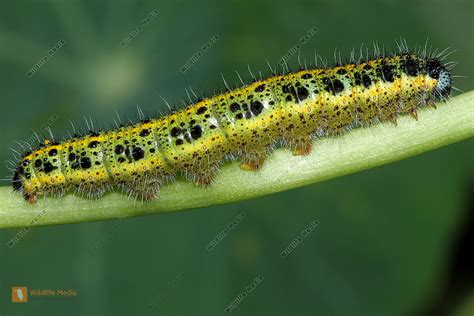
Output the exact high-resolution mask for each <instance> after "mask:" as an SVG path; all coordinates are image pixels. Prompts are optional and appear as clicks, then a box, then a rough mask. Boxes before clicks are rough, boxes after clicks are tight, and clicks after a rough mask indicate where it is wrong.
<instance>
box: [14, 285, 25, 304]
mask: <svg viewBox="0 0 474 316" xmlns="http://www.w3.org/2000/svg"><path fill="white" fill-rule="evenodd" d="M12 302H13V303H26V302H28V288H27V287H26V286H14V287H12Z"/></svg>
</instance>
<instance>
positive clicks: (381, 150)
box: [0, 91, 474, 228]
mask: <svg viewBox="0 0 474 316" xmlns="http://www.w3.org/2000/svg"><path fill="white" fill-rule="evenodd" d="M473 136H474V91H471V92H468V93H464V94H462V95H459V96H456V97H454V98H452V99H451V100H450V101H449V102H448V103H447V104H438V109H436V110H435V109H431V108H426V109H422V110H420V111H419V112H418V121H415V120H414V119H413V118H411V117H409V116H403V117H400V118H399V119H398V126H394V125H393V124H390V123H384V124H378V125H374V126H371V127H368V128H357V129H354V130H353V131H351V132H350V133H347V134H346V135H344V136H341V137H334V138H322V139H320V140H318V141H316V142H315V144H314V150H313V152H312V153H311V154H310V155H309V156H305V157H302V156H292V154H291V153H290V151H289V150H287V149H283V148H282V149H278V150H276V151H275V152H274V153H273V154H272V155H271V156H270V157H269V158H268V159H267V161H266V162H265V164H264V167H263V168H262V169H261V170H260V171H257V172H248V171H242V170H240V169H239V166H238V164H237V163H226V164H225V165H224V166H223V167H222V169H221V171H220V173H219V175H218V176H217V178H216V181H215V183H214V184H213V185H211V186H210V187H206V188H202V187H196V186H194V185H193V184H192V183H189V182H186V181H184V180H178V181H177V182H175V183H173V184H169V185H165V186H164V187H163V188H162V192H161V196H160V198H159V199H156V200H154V201H150V202H138V201H135V200H133V199H130V198H127V197H126V196H125V195H123V194H120V193H117V192H114V193H110V194H106V196H105V197H103V198H101V199H98V200H89V199H86V198H82V197H77V196H74V195H72V194H69V195H66V196H64V197H61V198H53V197H47V198H44V199H40V200H39V201H38V203H37V204H35V205H29V204H27V203H26V202H25V201H24V200H23V199H22V197H21V196H20V194H17V193H13V192H12V189H11V188H10V187H2V188H0V201H1V205H0V228H4V227H25V226H37V225H50V224H65V223H75V222H86V221H94V220H104V219H112V218H125V217H131V216H138V215H149V214H155V213H160V212H172V211H179V210H184V209H191V208H196V207H206V206H210V205H217V204H223V203H229V202H235V201H241V200H247V199H250V198H254V197H257V196H262V195H266V194H271V193H275V192H279V191H283V190H288V189H291V188H296V187H300V186H302V185H306V184H309V183H315V182H319V181H323V180H327V179H332V178H335V177H338V176H342V175H346V174H349V173H353V172H357V171H360V170H365V169H369V168H373V167H376V166H380V165H383V164H386V163H389V162H393V161H397V160H400V159H403V158H407V157H410V156H414V155H417V154H419V153H422V152H425V151H428V150H432V149H435V148H438V147H441V146H445V145H448V144H451V143H454V142H457V141H460V140H463V139H468V138H471V137H473Z"/></svg>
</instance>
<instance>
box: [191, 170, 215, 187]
mask: <svg viewBox="0 0 474 316" xmlns="http://www.w3.org/2000/svg"><path fill="white" fill-rule="evenodd" d="M192 177H193V179H192V181H193V183H194V184H195V185H198V186H208V185H211V184H212V183H213V182H214V178H215V172H203V173H195V174H193V176H192Z"/></svg>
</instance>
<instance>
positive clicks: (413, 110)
mask: <svg viewBox="0 0 474 316" xmlns="http://www.w3.org/2000/svg"><path fill="white" fill-rule="evenodd" d="M408 114H410V116H411V117H413V118H414V119H415V120H417V121H418V113H417V112H416V109H412V110H411V111H410V112H408Z"/></svg>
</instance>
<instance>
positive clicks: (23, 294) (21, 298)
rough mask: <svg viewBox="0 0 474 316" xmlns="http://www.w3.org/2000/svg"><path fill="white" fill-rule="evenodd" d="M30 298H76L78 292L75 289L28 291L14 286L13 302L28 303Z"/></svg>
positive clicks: (26, 288)
mask: <svg viewBox="0 0 474 316" xmlns="http://www.w3.org/2000/svg"><path fill="white" fill-rule="evenodd" d="M28 294H29V295H30V296H43V297H44V296H63V297H76V296H77V291H76V290H74V289H58V290H53V289H28V287H26V286H12V302H13V303H26V302H28Z"/></svg>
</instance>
